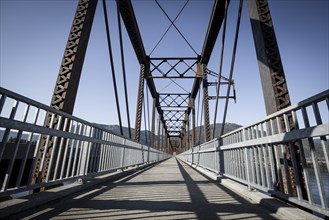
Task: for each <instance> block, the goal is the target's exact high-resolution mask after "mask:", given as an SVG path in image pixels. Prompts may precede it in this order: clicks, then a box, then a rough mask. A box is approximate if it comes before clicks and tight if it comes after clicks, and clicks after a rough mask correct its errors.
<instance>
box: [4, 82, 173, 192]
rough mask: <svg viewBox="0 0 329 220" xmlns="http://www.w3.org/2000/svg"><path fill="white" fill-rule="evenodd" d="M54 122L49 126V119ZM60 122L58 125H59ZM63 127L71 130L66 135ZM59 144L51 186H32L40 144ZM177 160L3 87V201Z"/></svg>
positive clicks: (50, 168) (49, 178)
mask: <svg viewBox="0 0 329 220" xmlns="http://www.w3.org/2000/svg"><path fill="white" fill-rule="evenodd" d="M47 115H50V117H51V118H52V120H51V122H50V126H45V124H46V122H45V120H46V118H47V117H46V116H47ZM54 118H57V119H58V123H57V122H55V119H54ZM60 124H62V125H64V127H67V128H68V129H64V130H63V129H60V127H61V126H60ZM41 138H44V139H46V142H45V143H46V146H45V149H47V148H48V147H49V146H50V143H49V142H50V140H52V141H53V143H54V144H53V146H52V148H53V149H52V150H53V152H55V150H56V151H57V152H58V153H57V154H54V153H53V154H52V155H51V158H50V159H49V164H48V172H47V177H46V180H45V181H44V180H43V181H42V182H41V181H40V178H39V179H38V181H36V182H35V183H32V181H31V180H32V176H33V169H34V167H35V164H36V163H37V162H38V163H40V164H41V165H40V167H41V168H40V170H39V173H41V171H42V164H44V163H45V157H43V159H42V160H41V161H37V159H36V158H37V153H38V152H39V151H40V147H41V141H40V139H41ZM170 156H171V155H169V154H167V153H165V152H162V151H160V150H159V149H155V148H152V147H150V146H146V145H143V144H140V143H137V142H134V141H132V140H129V139H127V138H124V137H122V136H120V135H117V134H115V133H113V132H112V131H110V130H108V129H105V128H104V127H102V126H100V125H97V124H93V123H90V122H87V121H85V120H82V119H80V118H77V117H74V116H72V115H69V114H67V113H64V112H61V111H59V110H57V109H55V108H52V107H49V106H47V105H44V104H42V103H39V102H36V101H34V100H32V99H29V98H27V97H24V96H21V95H19V94H17V93H14V92H12V91H9V90H7V89H4V88H1V87H0V197H3V196H7V195H11V194H14V193H18V192H23V191H28V190H32V189H36V188H40V187H46V186H51V185H55V184H58V183H65V182H71V181H74V180H77V179H80V178H82V179H88V178H93V177H95V176H99V175H103V174H107V173H111V172H114V171H117V170H123V169H125V168H127V167H131V166H136V165H143V164H147V163H153V162H156V161H161V160H164V159H166V158H168V157H170Z"/></svg>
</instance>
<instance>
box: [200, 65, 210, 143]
mask: <svg viewBox="0 0 329 220" xmlns="http://www.w3.org/2000/svg"><path fill="white" fill-rule="evenodd" d="M200 68H201V72H202V75H203V79H202V91H203V114H204V125H203V128H204V142H208V141H210V136H211V134H210V118H209V96H208V78H207V71H206V69H207V66H206V65H205V64H202V65H200Z"/></svg>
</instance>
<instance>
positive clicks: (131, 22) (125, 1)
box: [116, 0, 147, 64]
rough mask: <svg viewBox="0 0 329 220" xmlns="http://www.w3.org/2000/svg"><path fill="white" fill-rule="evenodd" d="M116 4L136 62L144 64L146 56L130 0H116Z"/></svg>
mask: <svg viewBox="0 0 329 220" xmlns="http://www.w3.org/2000/svg"><path fill="white" fill-rule="evenodd" d="M116 2H117V5H118V7H119V11H120V14H121V17H122V20H123V22H124V24H125V27H126V30H127V32H128V35H129V38H130V41H131V44H132V46H133V48H134V50H135V53H136V56H137V59H138V62H139V63H140V64H146V62H147V56H146V53H145V49H144V45H143V41H142V37H141V35H140V32H139V28H138V24H137V21H136V17H135V12H134V9H133V6H132V4H131V1H130V0H117V1H116Z"/></svg>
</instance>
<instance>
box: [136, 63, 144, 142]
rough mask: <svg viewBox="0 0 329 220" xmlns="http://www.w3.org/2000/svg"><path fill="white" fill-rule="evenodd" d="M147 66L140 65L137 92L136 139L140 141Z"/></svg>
mask: <svg viewBox="0 0 329 220" xmlns="http://www.w3.org/2000/svg"><path fill="white" fill-rule="evenodd" d="M145 71H146V66H145V65H144V64H141V65H140V75H139V85H138V94H137V108H136V119H135V120H136V121H135V141H136V142H139V139H140V132H141V124H142V111H143V97H144V73H145Z"/></svg>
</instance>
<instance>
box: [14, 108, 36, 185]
mask: <svg viewBox="0 0 329 220" xmlns="http://www.w3.org/2000/svg"><path fill="white" fill-rule="evenodd" d="M28 106H30V105H28ZM27 111H29V110H27ZM39 112H40V108H36V109H35V113H34V117H33V120H32V122H33V125H35V124H36V123H37V119H38V116H39ZM33 136H34V133H33V132H31V133H30V134H29V138H28V143H27V146H26V151H25V154H24V157H23V159H22V163H21V166H20V169H19V173H18V176H17V182H16V187H18V186H20V184H21V181H22V177H23V173H24V170H25V169H27V168H25V166H26V161H27V158H28V155H29V152H30V148H31V145H32V143H33ZM30 169H31V168H30ZM28 183H29V182H28Z"/></svg>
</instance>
